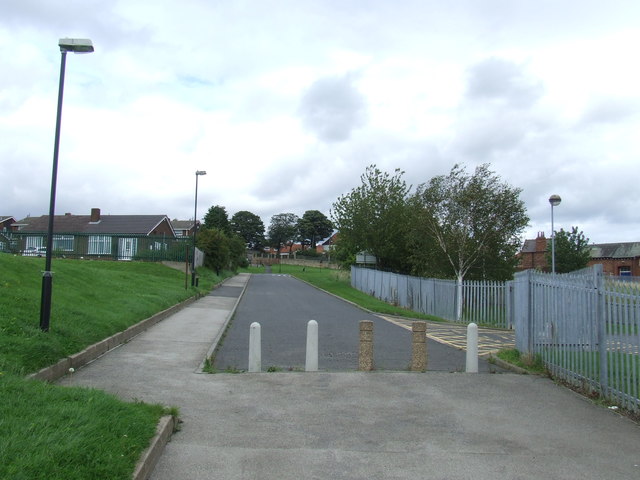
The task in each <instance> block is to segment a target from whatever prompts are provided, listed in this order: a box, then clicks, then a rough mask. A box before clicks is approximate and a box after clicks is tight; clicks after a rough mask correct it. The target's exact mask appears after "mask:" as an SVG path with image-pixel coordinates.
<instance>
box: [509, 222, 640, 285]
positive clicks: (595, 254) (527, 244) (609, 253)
mask: <svg viewBox="0 0 640 480" xmlns="http://www.w3.org/2000/svg"><path fill="white" fill-rule="evenodd" d="M548 241H549V240H548V239H547V238H545V236H544V232H539V233H538V237H537V238H534V239H530V240H525V241H524V244H523V246H522V250H520V252H519V253H518V258H519V263H518V267H517V268H518V270H528V269H530V268H533V269H536V270H541V271H550V270H551V269H550V267H549V265H548V264H547V258H546V250H547V244H548ZM590 249H591V250H590V252H589V253H590V255H591V260H590V261H589V263H588V266H592V265H598V264H601V265H602V268H603V272H604V273H605V274H606V275H615V276H618V275H622V276H633V277H640V242H623V243H599V244H593V245H591V246H590Z"/></svg>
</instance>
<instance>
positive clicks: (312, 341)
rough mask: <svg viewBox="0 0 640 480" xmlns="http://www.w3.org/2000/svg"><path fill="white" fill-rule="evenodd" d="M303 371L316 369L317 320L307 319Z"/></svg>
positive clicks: (315, 370) (314, 370)
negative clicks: (305, 354)
mask: <svg viewBox="0 0 640 480" xmlns="http://www.w3.org/2000/svg"><path fill="white" fill-rule="evenodd" d="M304 369H305V371H307V372H317V371H318V322H316V321H315V320H309V323H307V360H306V362H305V367H304Z"/></svg>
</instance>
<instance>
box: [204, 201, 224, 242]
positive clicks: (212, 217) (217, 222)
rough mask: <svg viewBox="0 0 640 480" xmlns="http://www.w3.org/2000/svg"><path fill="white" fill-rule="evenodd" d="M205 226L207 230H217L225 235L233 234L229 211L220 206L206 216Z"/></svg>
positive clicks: (211, 209)
mask: <svg viewBox="0 0 640 480" xmlns="http://www.w3.org/2000/svg"><path fill="white" fill-rule="evenodd" d="M204 226H205V228H217V229H218V230H220V231H221V232H223V233H224V234H225V235H229V234H230V233H231V224H230V223H229V216H228V215H227V209H226V208H225V207H222V206H220V205H215V206H213V207H211V208H209V210H208V211H207V214H206V215H205V216H204Z"/></svg>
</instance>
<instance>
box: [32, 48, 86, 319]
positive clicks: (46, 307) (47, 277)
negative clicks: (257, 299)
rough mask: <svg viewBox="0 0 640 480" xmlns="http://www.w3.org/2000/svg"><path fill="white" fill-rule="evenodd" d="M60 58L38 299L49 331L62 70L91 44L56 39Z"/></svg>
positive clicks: (41, 314) (62, 85) (42, 317)
mask: <svg viewBox="0 0 640 480" xmlns="http://www.w3.org/2000/svg"><path fill="white" fill-rule="evenodd" d="M58 46H59V47H60V53H61V55H62V60H61V62H60V85H59V87H58V112H57V116H56V135H55V141H54V145H53V169H52V173H51V199H50V201H49V225H48V228H47V251H46V260H45V267H44V272H42V296H41V300H40V329H41V330H42V331H43V332H48V331H49V320H50V318H51V292H52V284H53V272H51V255H52V254H53V215H54V213H55V205H56V182H57V178H58V151H59V145H60V122H61V120H62V94H63V91H64V70H65V66H66V61H67V52H73V53H91V52H93V44H92V43H91V40H89V39H85V38H61V39H60V40H59V41H58Z"/></svg>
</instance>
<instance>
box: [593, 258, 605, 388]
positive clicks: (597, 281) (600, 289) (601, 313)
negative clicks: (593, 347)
mask: <svg viewBox="0 0 640 480" xmlns="http://www.w3.org/2000/svg"><path fill="white" fill-rule="evenodd" d="M593 277H594V287H595V294H596V305H597V308H596V321H597V325H598V351H599V353H600V391H601V394H602V395H603V396H608V395H609V359H608V358H607V316H606V305H605V292H604V276H603V275H602V265H601V264H597V265H594V266H593Z"/></svg>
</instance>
